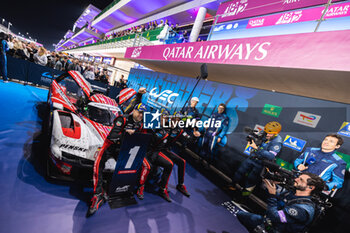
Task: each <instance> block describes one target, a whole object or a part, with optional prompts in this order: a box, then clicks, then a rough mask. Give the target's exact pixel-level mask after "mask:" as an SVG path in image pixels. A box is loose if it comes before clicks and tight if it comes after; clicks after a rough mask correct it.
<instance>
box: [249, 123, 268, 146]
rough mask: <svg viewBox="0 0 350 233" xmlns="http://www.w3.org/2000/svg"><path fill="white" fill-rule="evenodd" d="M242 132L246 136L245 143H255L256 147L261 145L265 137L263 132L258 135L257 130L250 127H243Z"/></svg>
mask: <svg viewBox="0 0 350 233" xmlns="http://www.w3.org/2000/svg"><path fill="white" fill-rule="evenodd" d="M244 132H245V133H247V134H248V136H247V137H246V140H247V142H249V143H252V142H255V144H256V145H257V146H258V147H259V146H260V145H261V144H262V143H263V140H264V137H265V136H266V133H265V131H263V132H262V133H259V131H258V130H254V129H252V128H250V127H244Z"/></svg>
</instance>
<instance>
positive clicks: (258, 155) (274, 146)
mask: <svg viewBox="0 0 350 233" xmlns="http://www.w3.org/2000/svg"><path fill="white" fill-rule="evenodd" d="M281 130H282V126H281V124H280V123H278V122H276V121H272V122H269V123H267V124H266V125H265V128H264V131H263V132H260V133H259V134H256V133H254V131H253V130H250V132H248V133H249V135H248V136H247V141H248V146H250V147H251V148H252V150H251V154H250V157H249V158H247V159H246V160H244V161H243V163H242V164H241V165H240V167H239V168H238V170H237V171H236V173H235V175H234V177H233V179H232V184H233V186H232V187H230V189H231V190H235V189H236V187H237V185H236V184H237V183H242V182H243V181H244V184H242V185H243V190H242V195H243V196H246V195H249V194H250V193H251V192H252V191H253V189H254V187H255V186H256V184H257V183H258V182H260V173H261V171H262V169H263V165H262V160H269V161H274V159H275V157H276V155H277V154H278V153H279V152H280V150H281V147H282V138H281V136H280V135H278V134H279V133H280V132H281ZM246 131H249V130H246ZM246 174H248V175H247V176H246Z"/></svg>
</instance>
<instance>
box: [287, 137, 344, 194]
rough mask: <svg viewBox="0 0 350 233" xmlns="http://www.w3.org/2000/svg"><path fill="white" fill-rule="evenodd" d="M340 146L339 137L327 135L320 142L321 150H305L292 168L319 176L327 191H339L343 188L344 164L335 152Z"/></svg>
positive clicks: (340, 139) (309, 148)
mask: <svg viewBox="0 0 350 233" xmlns="http://www.w3.org/2000/svg"><path fill="white" fill-rule="evenodd" d="M342 144H343V139H342V138H341V137H340V136H339V135H337V134H329V135H327V136H326V137H325V138H324V140H323V141H322V144H321V148H312V147H308V148H306V150H305V151H304V152H303V153H302V154H301V155H300V156H299V158H297V159H296V160H295V161H294V167H295V168H296V169H298V170H299V171H307V172H310V173H313V174H316V175H318V176H320V177H321V178H322V179H323V180H324V181H325V182H326V185H327V189H328V190H332V189H336V188H337V189H339V188H341V187H342V186H343V182H344V174H345V169H346V163H345V161H344V160H342V159H341V158H340V157H339V156H338V155H337V154H336V153H335V151H336V150H337V149H338V148H339V147H340V146H341V145H342Z"/></svg>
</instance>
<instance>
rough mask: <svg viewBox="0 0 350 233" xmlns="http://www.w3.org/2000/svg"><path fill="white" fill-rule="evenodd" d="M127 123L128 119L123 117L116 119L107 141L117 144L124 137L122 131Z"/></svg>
mask: <svg viewBox="0 0 350 233" xmlns="http://www.w3.org/2000/svg"><path fill="white" fill-rule="evenodd" d="M125 123H126V119H125V118H124V117H122V116H119V117H117V118H116V119H115V121H114V125H113V128H112V130H111V131H110V132H109V134H108V136H107V139H109V140H110V141H112V142H113V143H117V142H118V141H119V140H120V139H121V137H122V131H123V128H124V125H125Z"/></svg>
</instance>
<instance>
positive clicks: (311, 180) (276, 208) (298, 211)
mask: <svg viewBox="0 0 350 233" xmlns="http://www.w3.org/2000/svg"><path fill="white" fill-rule="evenodd" d="M263 181H264V183H265V184H266V188H267V190H268V192H269V194H270V197H269V198H268V200H267V205H268V206H267V210H266V213H265V216H261V215H258V214H253V213H249V212H243V211H240V212H238V213H237V218H238V220H239V221H240V222H241V223H242V224H243V225H244V226H245V227H246V228H247V229H248V230H249V232H259V231H257V229H264V230H265V232H276V233H277V232H283V233H289V232H290V233H292V232H293V233H298V232H303V231H304V230H305V229H306V228H307V227H309V226H310V224H311V223H312V221H313V220H314V217H315V213H316V211H317V206H316V204H315V203H314V202H313V201H312V199H311V196H317V195H319V194H320V193H321V192H322V191H323V190H324V188H325V182H324V181H323V180H322V179H321V178H320V177H318V176H317V175H314V174H312V173H303V174H301V175H300V176H299V177H298V178H295V180H294V188H295V192H291V191H285V192H282V193H280V194H277V193H276V185H275V184H274V183H273V182H272V181H269V180H266V179H265V180H263ZM260 232H264V231H260Z"/></svg>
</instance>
